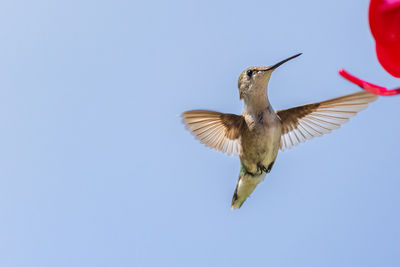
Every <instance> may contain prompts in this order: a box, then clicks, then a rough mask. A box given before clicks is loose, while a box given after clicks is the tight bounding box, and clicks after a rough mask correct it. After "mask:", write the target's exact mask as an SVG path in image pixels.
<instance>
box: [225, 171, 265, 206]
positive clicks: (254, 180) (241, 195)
mask: <svg viewBox="0 0 400 267" xmlns="http://www.w3.org/2000/svg"><path fill="white" fill-rule="evenodd" d="M265 175H266V173H265V172H263V173H261V174H260V175H251V174H250V173H248V172H246V170H245V169H244V168H243V166H242V168H241V169H240V173H239V179H238V181H237V184H236V189H235V192H234V193H233V197H232V209H233V210H234V209H239V208H240V207H241V206H242V205H243V203H244V202H245V200H246V199H247V197H248V196H250V194H251V193H253V191H254V189H255V188H256V187H257V185H258V184H259V183H260V182H261V181H263V180H264V178H265Z"/></svg>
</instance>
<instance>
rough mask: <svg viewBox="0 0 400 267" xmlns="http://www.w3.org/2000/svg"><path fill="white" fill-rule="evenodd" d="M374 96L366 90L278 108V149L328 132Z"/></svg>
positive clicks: (364, 106)
mask: <svg viewBox="0 0 400 267" xmlns="http://www.w3.org/2000/svg"><path fill="white" fill-rule="evenodd" d="M376 98H377V96H376V95H374V94H371V93H368V92H366V91H361V92H357V93H354V94H350V95H346V96H342V97H338V98H334V99H330V100H327V101H323V102H319V103H314V104H308V105H304V106H299V107H294V108H290V109H286V110H279V111H277V114H278V116H279V118H280V119H281V121H282V136H281V149H282V150H285V149H289V148H291V147H293V146H296V145H298V144H299V143H302V142H304V141H306V140H309V139H312V138H314V137H316V136H321V135H323V134H326V133H330V132H331V131H332V130H334V129H337V128H339V127H340V126H341V125H342V124H343V123H345V122H347V121H348V120H349V118H351V117H353V116H354V115H356V114H357V113H358V112H359V111H361V110H363V109H365V108H366V107H367V106H368V104H369V103H371V102H373V101H374V100H376Z"/></svg>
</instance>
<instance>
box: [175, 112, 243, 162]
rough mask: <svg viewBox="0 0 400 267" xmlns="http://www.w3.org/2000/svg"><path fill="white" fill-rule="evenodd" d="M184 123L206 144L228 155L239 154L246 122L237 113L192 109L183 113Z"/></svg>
mask: <svg viewBox="0 0 400 267" xmlns="http://www.w3.org/2000/svg"><path fill="white" fill-rule="evenodd" d="M182 117H183V123H184V124H185V125H186V128H187V129H188V130H189V131H191V132H192V133H193V135H194V136H195V137H196V138H197V139H199V140H200V142H201V143H203V144H205V145H206V146H208V147H210V148H213V149H216V150H219V151H221V152H223V153H226V154H228V155H239V154H240V150H241V145H240V139H241V138H240V133H241V130H242V127H245V125H246V123H245V121H244V118H243V117H242V116H239V115H235V114H227V113H220V112H215V111H210V110H190V111H186V112H184V113H182Z"/></svg>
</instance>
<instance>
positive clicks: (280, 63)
mask: <svg viewBox="0 0 400 267" xmlns="http://www.w3.org/2000/svg"><path fill="white" fill-rule="evenodd" d="M301 54H302V53H298V54H296V55H294V56H291V57H289V58H287V59H284V60H282V61H280V62H278V63H276V64H275V65H273V66H271V67H269V68H268V69H265V70H264V71H267V70H274V69H276V68H277V67H279V66H280V65H282V64H283V63H285V62H288V61H289V60H291V59H294V58H296V57H298V56H300V55H301Z"/></svg>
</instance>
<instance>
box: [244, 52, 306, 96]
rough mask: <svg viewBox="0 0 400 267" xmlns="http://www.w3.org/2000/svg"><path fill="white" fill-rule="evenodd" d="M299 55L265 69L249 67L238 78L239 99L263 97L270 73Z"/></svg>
mask: <svg viewBox="0 0 400 267" xmlns="http://www.w3.org/2000/svg"><path fill="white" fill-rule="evenodd" d="M300 55H301V53H299V54H296V55H294V56H291V57H289V58H287V59H285V60H282V61H280V62H278V63H276V64H275V65H272V66H265V67H249V68H247V69H245V70H244V71H243V72H242V73H241V74H240V76H239V81H238V87H239V95H240V99H246V98H249V97H259V96H262V95H265V89H266V88H267V85H268V82H269V79H270V78H271V74H272V72H273V71H274V70H275V69H276V68H278V67H279V66H280V65H282V64H283V63H285V62H287V61H289V60H291V59H293V58H295V57H298V56H300Z"/></svg>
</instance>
